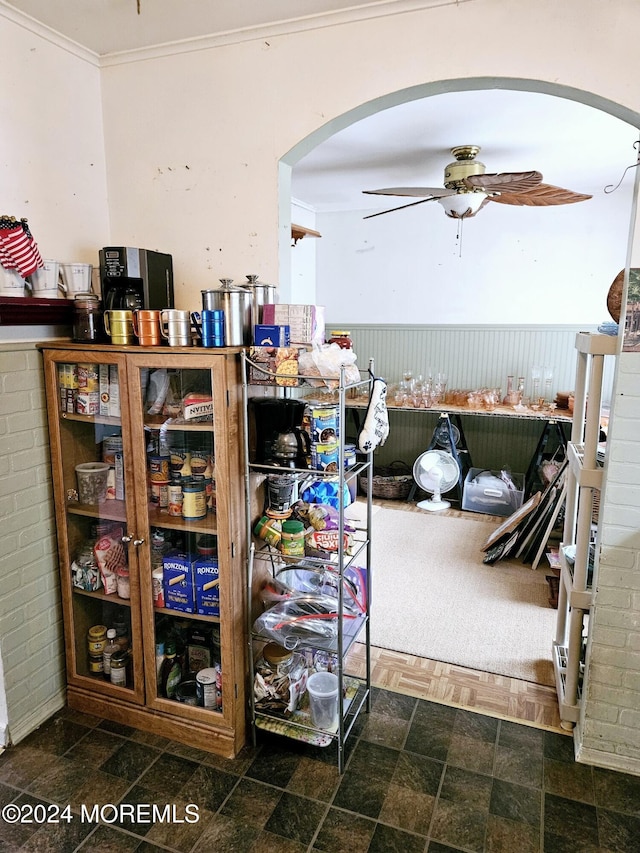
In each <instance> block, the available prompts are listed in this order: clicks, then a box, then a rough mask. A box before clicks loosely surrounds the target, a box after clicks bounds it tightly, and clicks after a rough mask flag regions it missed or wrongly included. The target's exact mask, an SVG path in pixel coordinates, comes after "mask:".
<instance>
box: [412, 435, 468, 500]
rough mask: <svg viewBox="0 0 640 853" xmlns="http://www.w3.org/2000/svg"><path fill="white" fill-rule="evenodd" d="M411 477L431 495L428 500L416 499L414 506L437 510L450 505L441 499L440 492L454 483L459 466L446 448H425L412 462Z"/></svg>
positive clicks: (457, 475) (458, 473) (446, 490)
mask: <svg viewBox="0 0 640 853" xmlns="http://www.w3.org/2000/svg"><path fill="white" fill-rule="evenodd" d="M413 479H414V480H415V481H416V483H417V484H418V486H420V488H421V489H422V490H423V491H425V492H431V495H432V496H431V497H430V498H429V499H428V500H424V501H418V503H417V504H416V506H417V507H418V508H419V509H426V510H428V511H429V512H438V510H441V509H448V508H449V507H450V506H451V504H450V503H449V501H443V500H442V492H448V491H449V489H452V488H453V487H454V486H455V485H456V483H457V482H458V480H459V479H460V467H459V466H458V463H457V462H456V460H455V459H454V457H453V456H452V455H451V454H450V453H447V451H446V450H426V451H425V452H424V453H421V454H420V456H418V458H417V459H416V461H415V462H414V463H413Z"/></svg>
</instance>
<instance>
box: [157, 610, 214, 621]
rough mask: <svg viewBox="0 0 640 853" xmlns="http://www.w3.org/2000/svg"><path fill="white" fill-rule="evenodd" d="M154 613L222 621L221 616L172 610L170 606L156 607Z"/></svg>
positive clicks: (180, 617) (194, 619)
mask: <svg viewBox="0 0 640 853" xmlns="http://www.w3.org/2000/svg"><path fill="white" fill-rule="evenodd" d="M153 612H154V613H163V614H164V615H165V616H173V617H174V618H175V619H189V620H190V621H194V622H214V623H218V624H219V623H220V617H219V616H207V615H205V614H203V613H187V612H186V611H184V610H172V609H171V608H169V607H154V608H153Z"/></svg>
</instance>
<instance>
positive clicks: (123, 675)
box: [110, 649, 129, 687]
mask: <svg viewBox="0 0 640 853" xmlns="http://www.w3.org/2000/svg"><path fill="white" fill-rule="evenodd" d="M128 662H129V652H128V651H124V649H121V650H120V651H117V652H114V653H113V654H112V655H111V661H110V678H111V683H112V684H116V685H118V686H119V687H126V686H127V664H128Z"/></svg>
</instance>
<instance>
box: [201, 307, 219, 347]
mask: <svg viewBox="0 0 640 853" xmlns="http://www.w3.org/2000/svg"><path fill="white" fill-rule="evenodd" d="M200 317H201V321H202V346H203V347H223V346H224V311H222V310H221V309H214V310H209V309H205V310H204V311H202V312H201V314H200Z"/></svg>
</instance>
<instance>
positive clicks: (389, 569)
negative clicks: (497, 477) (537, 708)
mask: <svg viewBox="0 0 640 853" xmlns="http://www.w3.org/2000/svg"><path fill="white" fill-rule="evenodd" d="M496 527H497V524H496V523H495V522H487V521H486V520H476V519H474V518H473V517H471V518H470V517H468V516H465V517H462V518H456V517H450V516H446V515H442V514H438V513H427V512H412V511H403V510H401V509H387V508H386V507H383V508H381V509H380V510H379V511H378V512H376V513H375V515H374V518H373V532H372V565H373V584H372V587H373V588H372V601H371V642H372V644H373V645H374V646H380V647H381V648H385V649H392V650H394V651H399V652H407V653H409V654H412V655H417V656H419V657H425V658H431V659H433V660H439V661H444V662H446V663H453V664H458V665H460V666H465V667H470V668H471V669H477V670H481V671H483V672H492V673H497V674H499V675H507V676H509V677H511V678H520V679H522V680H524V681H533V682H535V683H537V684H547V685H550V686H552V685H553V684H554V680H553V664H552V660H551V643H552V638H553V633H554V628H555V622H556V611H555V610H554V609H553V608H551V607H550V606H549V602H548V595H549V587H548V584H547V582H546V580H545V574H546V572H545V569H544V566H543V564H542V563H541V565H540V567H539V568H538V569H537V570H536V571H532V570H531V568H530V566H528V565H523V564H522V563H521V562H520V561H518V560H509V561H504V562H498V563H496V564H494V565H493V566H489V565H485V564H484V563H483V562H482V558H483V553H482V552H481V550H480V548H481V546H482V544H483V543H484V541H485V540H486V538H487V536H488V535H489V534H490V533H491V532H492V531H494V530H495V529H496Z"/></svg>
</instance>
